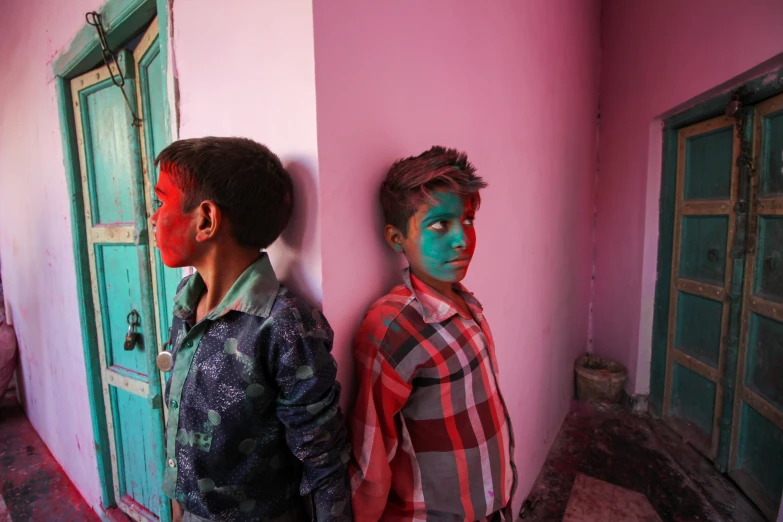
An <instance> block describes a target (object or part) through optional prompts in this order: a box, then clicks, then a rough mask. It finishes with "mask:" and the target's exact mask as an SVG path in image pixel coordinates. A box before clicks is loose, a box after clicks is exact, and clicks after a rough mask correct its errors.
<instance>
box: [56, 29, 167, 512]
mask: <svg viewBox="0 0 783 522" xmlns="http://www.w3.org/2000/svg"><path fill="white" fill-rule="evenodd" d="M156 30H157V23H153V24H152V28H151V29H150V32H152V33H154V34H153V36H150V37H149V38H148V36H149V32H148V34H147V35H144V37H143V38H142V42H143V43H144V46H143V47H144V48H143V49H142V45H141V44H139V46H138V47H137V50H136V51H137V52H136V53H135V57H136V58H138V61H137V60H135V59H134V53H131V52H130V51H129V50H126V49H123V50H121V51H119V52H118V53H117V57H118V63H117V65H116V66H115V65H114V64H113V65H112V69H113V71H114V72H116V68H117V67H119V69H120V70H121V71H122V73H123V76H124V77H125V85H124V90H125V93H126V94H127V99H128V101H127V102H126V100H125V98H124V97H123V94H122V91H121V90H120V89H119V88H118V87H117V86H115V85H114V83H113V82H112V79H111V76H110V74H111V73H110V72H109V70H108V69H107V68H106V67H101V68H98V69H95V70H93V71H90V72H88V73H86V74H84V75H82V76H80V77H77V78H75V79H73V80H72V81H71V89H72V94H73V105H74V120H75V125H76V135H77V141H78V145H79V160H80V167H81V177H82V186H83V193H84V208H85V215H84V219H85V227H86V230H87V238H88V252H89V262H90V275H91V284H92V294H93V300H94V303H95V310H96V312H95V324H96V328H97V333H98V350H99V354H100V360H101V368H102V380H103V392H104V402H105V410H106V411H105V414H106V419H107V427H108V430H109V441H110V446H111V464H112V477H113V483H114V484H113V485H114V495H115V501H116V503H117V505H118V507H119V508H120V509H121V510H122V511H124V512H125V513H126V514H128V515H129V516H130V517H131V518H133V519H135V520H138V521H161V522H167V521H169V520H170V519H171V510H170V504H169V502H168V500H167V499H166V498H165V497H164V496H163V495H162V492H161V488H160V483H161V478H162V471H163V461H164V453H165V452H164V446H163V444H164V440H163V431H164V428H163V425H164V420H163V404H162V402H163V401H162V393H161V379H160V373H159V372H158V371H157V368H156V367H155V357H156V355H157V352H158V350H159V349H160V344H161V343H160V342H159V338H160V337H159V335H158V327H157V322H158V314H156V309H157V308H158V306H157V304H156V291H155V290H156V287H157V286H162V287H163V289H164V291H165V287H166V284H165V281H163V282H162V284H161V285H157V282H156V280H155V279H156V274H155V273H154V272H153V271H152V267H151V263H150V259H151V258H152V252H151V245H150V240H149V233H148V207H149V204H150V203H149V201H148V198H147V197H146V196H145V173H146V166H145V164H144V157H143V150H142V147H143V144H144V143H145V142H146V141H147V140H150V139H157V140H158V143H163V141H164V140H165V137H164V136H162V135H160V133H159V135H158V136H155V132H156V131H155V130H148V129H147V126H151V125H152V124H153V122H154V118H152V117H151V118H150V121H146V120H145V122H144V124H143V125H142V126H141V128H139V127H134V126H133V125H132V123H133V116H132V115H131V113H130V111H129V109H128V106H127V103H130V104H131V106H132V109H133V110H134V111H135V112H136V113H137V114H138V113H139V109H140V107H139V105H140V104H139V103H138V102H137V100H139V99H141V100H142V102H143V103H147V104H148V105H147V107H146V109H147V112H148V113H149V114H150V115H152V114H154V113H155V112H156V111H157V112H158V113H159V114H158V117H162V116H163V115H162V114H160V112H161V108H162V104H161V105H159V106H155V104H157V103H159V102H160V100H159V99H158V100H157V101H156V96H158V97H159V96H160V95H161V93H162V92H163V91H162V89H165V85H163V78H162V69H161V68H160V64H158V65H157V66H156V65H155V59H154V56H152V55H153V54H154V48H155V46H156V45H157V41H158V39H157V33H156V32H155V31H156ZM142 71H143V72H142ZM157 84H161V85H157ZM140 88H141V90H142V91H143V92H142V93H141V94H140V92H139V89H140ZM158 132H159V129H158ZM150 135H152V138H150ZM147 146H148V147H149V145H147ZM160 276H161V278H163V277H164V276H163V274H160ZM163 308H166V307H165V305H164V306H163ZM161 315H162V313H161ZM134 316H137V317H138V326H137V327H136V328H135V332H137V333H138V334H139V335H138V337H137V342H135V343H131V345H126V343H125V340H126V335H127V333H128V330H129V324H128V320H129V317H130V318H132V317H134Z"/></svg>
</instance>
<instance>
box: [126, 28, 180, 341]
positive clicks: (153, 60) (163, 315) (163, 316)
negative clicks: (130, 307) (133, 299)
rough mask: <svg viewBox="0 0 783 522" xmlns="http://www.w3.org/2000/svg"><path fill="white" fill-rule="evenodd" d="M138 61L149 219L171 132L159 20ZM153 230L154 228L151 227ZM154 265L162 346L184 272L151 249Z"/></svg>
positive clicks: (140, 48)
mask: <svg viewBox="0 0 783 522" xmlns="http://www.w3.org/2000/svg"><path fill="white" fill-rule="evenodd" d="M133 56H134V58H135V61H136V77H137V79H138V88H137V93H138V105H139V113H140V116H141V118H142V120H143V124H142V127H141V128H142V138H143V139H142V148H141V151H142V158H143V161H142V170H143V172H144V182H145V187H144V189H145V193H146V201H147V209H146V212H147V219H149V218H150V217H151V216H152V214H153V213H154V212H155V207H154V204H153V202H154V201H155V185H156V184H157V183H158V169H156V168H155V158H156V157H157V156H158V154H159V153H160V151H161V150H163V149H164V148H165V147H166V146H167V145H168V144H169V143H170V142H171V138H170V135H171V133H170V131H169V129H168V128H167V126H166V121H167V119H166V117H165V115H164V114H163V113H162V109H163V107H164V106H165V103H164V101H163V100H164V97H165V92H166V91H165V89H166V78H165V77H164V75H163V71H164V70H165V64H164V63H162V60H163V59H164V56H163V53H161V49H160V38H159V37H158V23H157V20H154V21H153V22H152V25H151V26H150V28H149V30H148V31H147V32H146V33H145V34H144V36H143V37H142V39H141V41H140V42H139V45H138V46H137V47H136V49H135V50H134V51H133ZM148 227H149V228H150V229H151V225H149V223H148ZM150 263H151V265H152V274H153V278H152V285H153V291H154V294H155V300H154V301H155V317H156V320H157V327H158V328H157V331H158V341H159V346H161V347H162V346H163V344H164V343H165V342H166V341H168V339H169V327H170V326H171V303H172V302H173V300H174V295H175V294H176V292H177V285H178V284H179V282H180V280H181V279H182V277H181V275H182V274H181V271H180V270H175V269H171V268H168V267H166V266H165V265H164V264H163V260H162V259H161V257H160V251H159V250H158V249H157V248H150Z"/></svg>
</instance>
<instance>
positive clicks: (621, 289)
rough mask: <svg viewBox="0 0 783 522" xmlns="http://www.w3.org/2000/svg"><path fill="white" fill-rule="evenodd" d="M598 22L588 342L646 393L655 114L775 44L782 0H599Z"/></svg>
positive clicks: (743, 67) (774, 50) (741, 68)
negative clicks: (592, 288)
mask: <svg viewBox="0 0 783 522" xmlns="http://www.w3.org/2000/svg"><path fill="white" fill-rule="evenodd" d="M602 23H603V26H602V49H603V51H602V59H601V104H600V105H601V124H600V134H601V139H600V151H599V171H600V174H599V177H598V192H597V207H598V219H597V233H596V280H595V297H594V303H593V309H594V311H593V313H594V316H593V323H594V331H593V342H594V347H595V352H596V353H599V354H603V355H607V356H610V357H614V358H616V359H618V360H619V361H621V362H622V363H624V364H625V365H626V366H628V368H629V383H628V387H627V388H628V390H629V391H631V392H632V393H647V392H648V391H649V376H650V354H651V349H650V346H651V335H652V307H653V300H654V293H655V273H656V256H657V246H658V245H657V243H658V196H659V191H660V172H661V170H660V161H661V131H660V121H659V120H660V118H661V116H665V115H668V114H669V113H671V111H672V109H674V108H675V107H677V106H680V105H681V104H684V103H686V102H688V101H698V99H697V100H694V98H696V97H699V96H700V95H702V94H703V93H705V92H706V91H708V90H710V89H713V88H714V87H717V86H718V85H720V84H723V83H724V82H727V81H729V80H731V79H732V78H734V77H736V76H738V75H741V74H742V73H744V72H745V71H747V70H749V69H751V68H753V67H755V66H757V65H759V64H760V63H762V62H764V61H766V60H769V59H771V58H773V57H774V56H775V55H777V54H778V53H781V52H783V32H781V30H780V28H781V26H783V7H782V6H781V3H780V1H779V0H754V1H752V2H739V1H736V0H698V1H690V2H681V1H678V0H659V1H657V2H628V1H625V0H606V1H605V2H604V5H603V19H602ZM701 98H704V96H701ZM699 99H700V98H699Z"/></svg>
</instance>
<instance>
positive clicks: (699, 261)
mask: <svg viewBox="0 0 783 522" xmlns="http://www.w3.org/2000/svg"><path fill="white" fill-rule="evenodd" d="M738 144H739V140H738V139H737V138H736V131H735V125H734V121H733V120H730V119H728V118H726V117H719V118H714V119H711V120H708V121H705V122H702V123H698V124H695V125H691V126H689V127H685V128H683V129H681V130H680V131H679V137H678V151H677V155H678V156H677V158H678V166H677V200H676V204H677V206H676V214H675V229H674V230H675V239H674V249H673V262H672V281H671V298H670V299H671V303H670V308H669V310H670V312H669V339H668V347H667V363H666V364H667V366H666V387H665V390H664V403H663V415H664V419H666V420H667V422H668V423H669V424H670V425H671V426H672V427H673V428H674V429H675V430H676V431H678V432H679V433H680V434H681V435H682V436H683V437H685V438H686V439H687V440H688V441H689V442H691V443H692V444H693V445H694V446H695V447H696V448H698V449H699V450H700V451H701V452H702V453H704V455H706V456H707V457H708V458H710V459H712V460H716V459H718V456H719V455H718V454H719V444H720V440H721V429H722V426H723V425H725V415H724V401H725V400H726V397H725V396H726V394H727V393H729V392H730V390H727V389H726V387H725V386H724V381H723V379H722V376H723V375H724V372H725V371H726V366H727V362H730V358H728V357H727V354H729V353H730V351H729V350H731V349H732V348H734V349H736V347H735V346H732V343H731V336H730V335H729V334H730V333H731V312H732V306H731V304H732V303H731V301H730V299H729V296H730V295H731V294H732V290H733V289H736V288H739V287H740V286H741V282H740V281H741V276H742V270H741V263H739V262H735V259H734V257H733V256H732V255H731V253H732V245H733V242H734V235H735V230H736V224H737V217H738V216H737V212H736V208H735V207H736V203H737V196H738V188H739V183H738V169H737V167H736V161H735V160H736V157H737V154H738V150H739V145H738ZM735 322H736V321H735ZM728 401H729V404H730V403H731V400H730V398H728ZM730 410H731V409H730V408H728V411H729V417H730ZM722 418H723V420H724V422H723V423H721V422H720V421H721V419H722ZM729 423H730V418H729Z"/></svg>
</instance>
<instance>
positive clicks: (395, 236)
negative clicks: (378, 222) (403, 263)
mask: <svg viewBox="0 0 783 522" xmlns="http://www.w3.org/2000/svg"><path fill="white" fill-rule="evenodd" d="M384 235H385V236H386V243H388V244H389V246H390V247H392V250H394V251H395V252H397V253H400V254H402V253H403V252H405V247H404V245H403V239H405V236H404V235H403V234H402V232H401V231H400V229H399V228H397V227H395V226H394V225H386V229H385V230H384Z"/></svg>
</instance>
